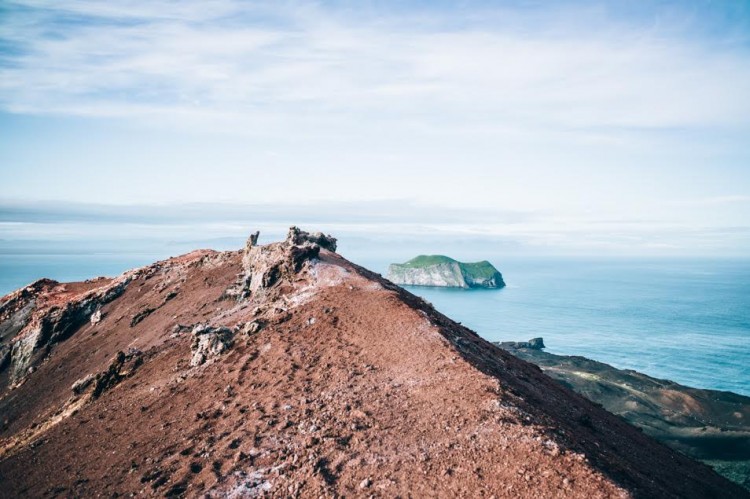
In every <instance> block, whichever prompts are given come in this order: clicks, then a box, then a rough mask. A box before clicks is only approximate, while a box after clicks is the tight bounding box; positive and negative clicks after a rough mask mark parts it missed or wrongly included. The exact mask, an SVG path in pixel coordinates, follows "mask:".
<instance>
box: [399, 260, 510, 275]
mask: <svg viewBox="0 0 750 499" xmlns="http://www.w3.org/2000/svg"><path fill="white" fill-rule="evenodd" d="M441 263H457V264H459V265H460V266H461V269H462V270H463V271H464V273H465V274H466V275H469V276H471V277H475V278H490V277H492V276H493V275H495V274H496V273H498V271H497V269H496V268H495V267H494V266H493V265H492V264H491V263H490V262H488V261H487V260H482V261H481V262H474V263H463V262H459V261H458V260H454V259H453V258H451V257H449V256H445V255H419V256H417V257H414V258H412V259H411V260H409V261H408V262H406V263H399V264H396V265H398V266H399V267H405V268H410V269H421V268H425V267H430V266H432V265H439V264H441Z"/></svg>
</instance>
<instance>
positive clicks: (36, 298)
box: [0, 276, 131, 383]
mask: <svg viewBox="0 0 750 499" xmlns="http://www.w3.org/2000/svg"><path fill="white" fill-rule="evenodd" d="M130 279H131V276H123V277H122V278H120V279H118V280H115V281H109V280H107V281H106V283H105V284H104V285H102V286H100V287H95V288H94V289H93V290H90V291H87V292H84V293H82V294H80V295H77V296H74V297H71V299H69V300H68V301H66V302H64V303H60V304H58V303H55V302H54V301H44V299H43V298H44V297H43V296H42V293H43V291H49V290H50V289H51V287H54V286H55V285H56V284H57V283H55V284H53V283H54V281H49V280H46V281H45V282H44V283H43V285H42V286H39V285H38V283H39V282H41V281H38V282H37V283H35V284H33V285H31V286H29V287H27V288H24V290H23V292H22V293H21V294H20V295H18V296H11V298H10V299H9V300H6V302H5V303H4V307H3V308H6V307H11V306H12V307H13V309H15V311H14V312H10V310H7V309H6V310H4V313H5V314H8V316H9V318H8V320H6V321H5V322H3V327H4V329H5V331H6V338H5V341H6V342H7V343H6V344H5V345H4V346H5V348H6V349H7V351H9V355H8V358H7V359H6V360H5V362H2V363H0V369H3V368H5V367H6V366H7V367H8V368H9V369H10V378H9V379H10V382H11V383H16V382H18V381H19V380H21V379H22V378H23V377H24V376H25V375H26V374H27V373H28V372H29V370H30V369H32V370H33V369H34V365H35V364H36V363H38V362H39V361H40V360H41V359H42V357H43V356H44V355H46V354H47V353H48V352H49V350H50V349H51V348H52V347H53V346H54V345H55V344H56V343H58V342H60V341H64V340H65V339H67V338H68V337H69V336H70V335H71V334H72V333H73V332H74V331H75V330H76V329H78V328H79V327H80V326H81V325H83V324H85V323H87V322H90V321H91V318H92V315H94V314H95V313H96V312H97V311H98V309H99V308H100V307H101V306H103V305H105V304H107V303H109V302H111V301H112V300H114V299H115V298H117V297H118V296H119V295H120V294H122V292H123V291H124V290H125V287H126V286H127V284H128V282H130ZM40 298H42V299H41V300H40ZM40 302H41V303H40ZM11 304H13V305H11ZM21 304H23V305H22V306H21ZM9 324H10V326H9ZM19 326H20V329H19ZM13 331H17V332H16V334H15V335H13V336H12V337H11V334H10V333H12V332H13Z"/></svg>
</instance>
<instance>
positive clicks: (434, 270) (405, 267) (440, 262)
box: [388, 255, 505, 288]
mask: <svg viewBox="0 0 750 499" xmlns="http://www.w3.org/2000/svg"><path fill="white" fill-rule="evenodd" d="M388 279H389V280H391V281H392V282H394V283H396V284H399V285H408V286H440V287H451V288H502V287H504V286H505V282H504V281H503V276H502V274H500V272H498V271H497V269H496V268H495V267H494V266H493V265H492V264H491V263H490V262H488V261H486V260H485V261H482V262H476V263H463V262H459V261H457V260H454V259H453V258H450V257H447V256H443V255H420V256H418V257H416V258H412V259H411V260H409V261H408V262H406V263H392V264H391V265H390V266H389V267H388Z"/></svg>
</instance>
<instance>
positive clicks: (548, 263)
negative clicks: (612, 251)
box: [0, 253, 750, 395]
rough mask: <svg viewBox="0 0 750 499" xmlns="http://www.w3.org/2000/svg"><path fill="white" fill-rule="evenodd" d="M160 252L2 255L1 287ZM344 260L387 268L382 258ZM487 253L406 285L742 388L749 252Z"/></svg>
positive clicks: (519, 324) (502, 320)
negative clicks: (462, 281) (437, 279)
mask: <svg viewBox="0 0 750 499" xmlns="http://www.w3.org/2000/svg"><path fill="white" fill-rule="evenodd" d="M166 256H168V255H161V254H146V253H144V254H125V255H123V254H98V255H0V295H2V294H5V293H7V292H10V291H12V290H14V289H16V288H19V287H21V286H23V285H25V284H28V283H29V282H31V281H33V280H34V279H36V278H39V277H43V276H44V277H50V278H53V279H57V280H60V281H71V280H81V279H86V278H90V277H94V276H97V275H116V274H119V273H120V272H122V271H124V270H126V269H129V268H132V267H136V266H140V265H145V264H147V263H150V262H152V261H155V260H157V259H161V258H165V257H166ZM352 259H353V260H354V261H356V262H357V263H360V264H362V265H365V266H366V267H369V268H371V269H372V270H375V271H377V272H381V273H383V274H385V271H386V268H387V263H388V262H384V261H382V260H378V259H376V258H367V257H362V258H356V257H352ZM405 259H408V255H405V258H404V260H405ZM490 260H491V261H492V262H493V263H494V264H495V265H496V266H497V267H498V268H499V269H500V271H501V272H502V273H503V276H504V278H505V280H506V282H507V284H508V286H507V287H506V288H504V289H502V290H456V289H441V288H420V287H412V288H409V289H410V291H412V292H413V293H416V294H418V295H420V296H422V297H424V298H425V299H427V300H428V301H430V302H432V303H433V304H434V305H435V306H436V307H437V308H438V310H440V311H442V312H443V313H445V314H446V315H448V316H449V317H451V318H453V319H455V320H457V321H460V322H462V323H463V324H465V325H467V326H468V327H470V328H472V329H474V330H475V331H477V332H478V333H479V334H480V335H482V336H483V337H485V338H487V339H488V340H491V341H506V340H511V341H517V340H527V339H529V338H532V337H536V336H542V337H544V340H545V343H546V344H547V350H548V351H549V352H552V353H558V354H569V355H583V356H586V357H590V358H592V359H596V360H600V361H603V362H607V363H610V364H612V365H614V366H616V367H620V368H628V369H636V370H638V371H642V372H644V373H646V374H649V375H651V376H655V377H659V378H666V379H671V380H674V381H677V382H679V383H683V384H686V385H690V386H695V387H700V388H712V389H718V390H731V391H734V392H737V393H742V394H745V395H750V260H748V261H741V260H666V259H664V260H636V259H629V260H624V259H611V260H604V259H572V258H565V259H559V258H558V259H555V258H548V257H529V258H519V257H515V258H507V257H502V256H498V257H496V258H490Z"/></svg>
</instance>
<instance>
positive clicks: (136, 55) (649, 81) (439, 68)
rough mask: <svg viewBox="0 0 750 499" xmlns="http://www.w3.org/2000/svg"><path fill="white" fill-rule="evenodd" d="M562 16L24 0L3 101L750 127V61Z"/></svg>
mask: <svg viewBox="0 0 750 499" xmlns="http://www.w3.org/2000/svg"><path fill="white" fill-rule="evenodd" d="M545 9H548V10H549V11H550V12H549V13H547V14H543V13H540V12H539V11H538V10H527V11H524V10H513V9H504V10H503V9H495V10H489V9H486V8H485V10H486V11H487V15H488V16H489V17H490V18H492V19H494V20H495V21H496V22H495V23H494V25H493V24H492V23H486V22H485V23H483V22H480V21H477V19H476V16H477V12H476V11H472V13H471V14H466V13H462V12H451V13H448V14H446V13H442V14H441V13H440V12H439V11H438V12H430V13H429V15H427V14H425V13H423V12H412V11H409V10H405V11H402V12H399V13H398V15H393V14H390V15H389V14H387V13H383V12H359V13H358V11H356V10H352V9H348V10H347V9H332V8H323V7H321V6H319V5H317V4H312V3H309V4H307V3H305V4H299V3H297V4H290V3H278V4H263V3H257V2H249V3H248V2H241V1H233V0H216V1H211V2H204V1H187V2H179V3H174V2H139V1H128V2H116V3H106V2H92V1H76V2H72V1H67V2H66V1H63V2H56V3H55V4H49V3H46V2H37V1H32V0H20V1H11V2H9V3H8V5H7V6H6V13H5V15H4V16H3V18H4V21H3V22H2V41H3V45H4V46H5V47H8V50H5V51H4V54H3V57H2V60H3V62H2V66H1V67H2V69H1V72H0V105H2V107H3V108H5V109H6V110H9V111H11V112H16V113H38V114H64V115H70V114H72V115H84V116H104V117H120V118H127V119H135V120H140V121H147V122H164V123H168V124H170V125H181V126H185V125H187V126H193V127H198V128H201V129H212V128H213V129H215V128H216V127H224V128H226V129H227V130H234V131H237V130H241V131H242V133H250V134H261V135H262V134H274V133H282V132H283V131H285V130H286V131H289V130H290V129H291V130H305V131H308V132H317V133H325V132H332V131H344V132H345V128H346V124H348V123H351V122H352V119H356V118H357V117H359V118H361V119H362V120H368V121H370V126H371V127H372V128H377V127H378V126H383V125H384V124H387V125H388V126H396V127H412V128H417V129H422V130H428V131H432V132H435V133H455V132H458V131H460V132H462V133H483V132H484V133H497V132H498V131H500V132H505V133H509V134H510V133H515V134H523V133H524V132H526V133H529V134H537V135H538V134H539V133H544V132H545V131H546V132H547V133H562V132H566V133H570V132H571V131H573V132H575V133H573V134H572V137H573V138H578V139H581V140H597V137H606V136H613V135H614V136H616V135H618V134H621V133H623V129H641V128H648V129H651V128H674V127H706V126H727V127H732V126H738V125H747V124H748V120H749V118H748V116H750V96H749V95H748V92H747V88H750V66H749V65H748V63H747V54H742V53H739V54H738V53H736V52H734V51H731V50H730V51H726V50H725V51H721V52H717V51H715V50H713V47H712V46H710V44H709V45H707V44H702V43H697V42H695V41H693V40H689V39H685V38H684V37H683V36H682V34H683V33H665V32H664V31H659V30H644V29H643V27H642V26H638V27H634V26H630V25H627V24H625V23H620V24H617V23H609V24H608V25H607V27H606V29H601V28H599V29H597V28H595V25H596V22H597V21H598V20H600V17H601V14H600V13H598V12H597V11H595V10H594V11H592V10H591V9H584V8H580V7H576V6H575V4H573V6H566V7H565V9H560V8H548V7H545ZM365 14H369V15H365ZM450 16H457V18H458V19H454V20H453V21H452V22H449V18H450ZM509 20H510V22H509ZM461 21H463V22H461ZM532 23H535V24H534V29H533V31H530V30H529V29H527V28H529V27H530V25H531V24H532ZM404 25H408V26H410V28H411V29H409V30H406V29H404ZM342 128H343V130H342Z"/></svg>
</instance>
